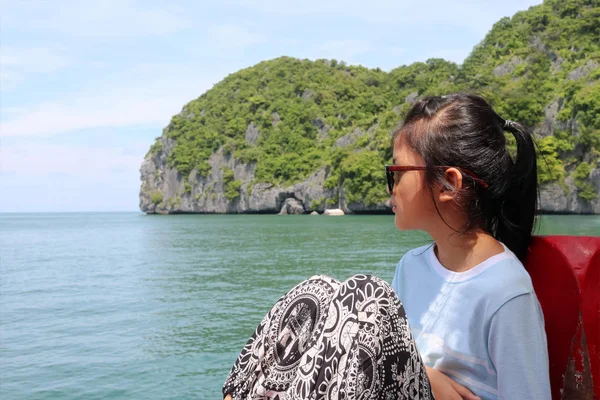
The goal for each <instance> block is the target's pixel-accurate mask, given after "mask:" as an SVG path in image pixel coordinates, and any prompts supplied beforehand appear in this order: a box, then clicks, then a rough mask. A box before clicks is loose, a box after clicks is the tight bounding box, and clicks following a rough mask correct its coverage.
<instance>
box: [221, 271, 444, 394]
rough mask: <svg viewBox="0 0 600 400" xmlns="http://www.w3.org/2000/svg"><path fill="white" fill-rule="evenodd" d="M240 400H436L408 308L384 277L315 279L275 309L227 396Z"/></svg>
mask: <svg viewBox="0 0 600 400" xmlns="http://www.w3.org/2000/svg"><path fill="white" fill-rule="evenodd" d="M227 394H230V395H231V396H232V398H233V399H234V400H237V399H279V400H284V399H286V400H287V399H332V400H336V399H340V400H341V399H347V400H354V399H433V396H432V395H431V390H430V387H429V380H428V379H427V374H426V372H425V366H424V364H423V362H422V361H421V357H420V356H419V353H418V352H417V348H416V345H415V342H414V340H413V337H412V334H411V333H410V329H409V326H408V321H407V319H406V314H405V312H404V308H403V307H402V305H401V304H400V301H399V300H398V297H397V296H396V294H395V293H394V291H393V290H392V288H391V287H390V286H389V285H388V284H387V283H386V282H384V281H382V280H381V279H379V278H376V277H373V276H369V275H355V276H353V277H351V278H350V279H348V280H346V281H345V282H339V281H337V280H335V279H333V278H330V277H327V276H314V277H312V278H310V279H308V280H306V281H303V282H302V283H300V284H299V285H297V286H295V287H294V288H293V289H292V290H290V291H289V292H288V293H287V294H286V295H285V296H283V297H282V298H281V299H279V301H278V302H277V303H276V304H275V306H273V308H272V309H271V311H269V313H268V314H267V315H266V316H265V317H264V319H263V320H262V322H261V323H260V325H259V326H258V327H257V328H256V331H255V332H254V334H253V335H252V337H251V338H250V340H249V341H248V343H247V344H246V346H244V348H243V349H242V352H241V353H240V355H239V356H238V358H237V360H236V362H235V364H234V365H233V368H232V369H231V372H230V373H229V375H228V376H227V379H226V380H225V384H224V386H223V395H224V396H225V395H227Z"/></svg>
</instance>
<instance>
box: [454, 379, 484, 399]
mask: <svg viewBox="0 0 600 400" xmlns="http://www.w3.org/2000/svg"><path fill="white" fill-rule="evenodd" d="M450 384H451V385H452V387H453V388H454V390H456V392H457V393H458V394H459V395H460V396H461V399H465V400H481V398H480V397H477V396H475V395H474V394H473V392H471V391H470V390H469V389H467V388H466V387H464V386H463V385H461V384H459V383H456V382H455V381H454V380H452V379H451V380H450Z"/></svg>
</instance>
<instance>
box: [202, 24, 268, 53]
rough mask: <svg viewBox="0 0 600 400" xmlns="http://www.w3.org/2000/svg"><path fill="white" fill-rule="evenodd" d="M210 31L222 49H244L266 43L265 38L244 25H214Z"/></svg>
mask: <svg viewBox="0 0 600 400" xmlns="http://www.w3.org/2000/svg"><path fill="white" fill-rule="evenodd" d="M209 31H210V33H211V35H212V36H213V37H214V39H215V40H216V42H217V44H218V46H219V47H221V48H242V47H247V46H250V45H253V44H257V43H262V42H264V41H265V37H264V36H262V35H261V34H258V33H255V32H253V31H251V30H250V28H249V27H247V26H245V25H243V24H232V23H227V24H221V25H214V26H212V27H211V28H210V29H209Z"/></svg>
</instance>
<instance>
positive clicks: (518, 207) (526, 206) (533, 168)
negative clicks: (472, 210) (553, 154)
mask: <svg viewBox="0 0 600 400" xmlns="http://www.w3.org/2000/svg"><path fill="white" fill-rule="evenodd" d="M502 123H503V125H504V130H505V131H507V132H510V133H512V134H513V135H514V137H515V139H516V141H517V156H516V159H515V160H514V162H513V166H512V170H511V175H510V182H509V184H508V187H507V190H506V191H505V192H504V195H503V196H502V198H501V199H499V200H500V201H501V202H500V207H499V210H498V211H499V212H498V215H497V218H498V220H497V227H496V235H495V236H496V239H497V240H499V241H500V242H502V243H504V244H505V245H506V246H507V247H508V248H509V249H510V250H511V251H512V252H513V253H515V255H516V256H517V257H518V258H519V260H521V261H524V259H525V257H526V255H527V249H528V247H529V243H530V242H531V234H532V231H533V228H534V224H535V214H536V210H537V204H538V196H539V194H538V184H537V162H536V154H535V144H534V142H533V137H532V135H531V133H530V132H529V131H528V130H527V129H526V128H525V127H523V125H521V124H519V123H517V122H513V121H504V120H502Z"/></svg>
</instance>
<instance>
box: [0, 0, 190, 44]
mask: <svg viewBox="0 0 600 400" xmlns="http://www.w3.org/2000/svg"><path fill="white" fill-rule="evenodd" d="M3 6H4V5H3ZM3 14H4V17H3V18H2V23H3V24H7V25H8V26H9V27H14V26H15V25H17V24H18V25H19V26H20V27H26V28H29V29H31V30H49V31H53V32H60V33H66V34H72V35H77V36H86V37H109V38H117V37H121V38H122V37H135V36H157V35H166V34H171V33H174V32H178V31H181V30H184V29H187V28H188V27H190V25H191V24H190V21H189V20H188V19H187V18H186V17H185V14H184V11H183V10H182V9H181V8H179V7H177V6H174V5H169V4H161V5H160V6H152V5H149V4H147V3H145V2H141V1H138V2H136V1H132V0H103V1H95V0H85V1H82V0H70V1H66V0H63V1H59V2H54V1H40V2H33V1H19V2H17V1H15V2H12V3H8V4H7V5H5V6H4V10H3Z"/></svg>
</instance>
